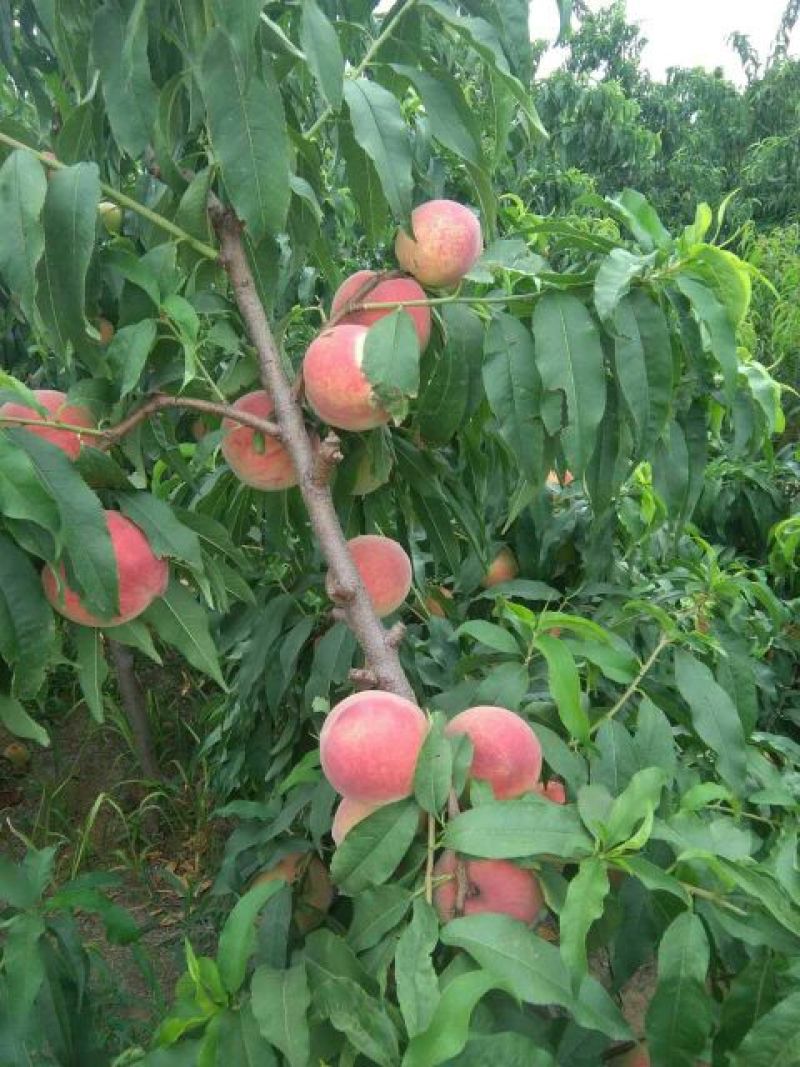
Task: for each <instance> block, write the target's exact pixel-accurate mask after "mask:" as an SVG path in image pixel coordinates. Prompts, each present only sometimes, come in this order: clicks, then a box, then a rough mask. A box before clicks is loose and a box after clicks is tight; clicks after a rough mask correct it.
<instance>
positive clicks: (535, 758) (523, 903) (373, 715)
mask: <svg viewBox="0 0 800 1067" xmlns="http://www.w3.org/2000/svg"><path fill="white" fill-rule="evenodd" d="M427 732H428V720H427V718H426V716H425V713H424V712H423V711H422V709H421V708H419V707H417V706H416V704H413V703H412V702H411V701H410V700H405V699H403V698H402V697H398V696H394V695H393V694H392V693H386V692H382V691H381V690H365V691H363V692H360V693H354V694H353V695H352V696H349V697H347V698H345V699H344V700H343V701H341V702H340V703H339V704H337V705H336V706H335V707H334V708H333V709H332V710H331V711H330V713H329V714H328V716H327V718H326V719H325V722H324V724H323V727H322V731H321V733H320V759H321V762H322V770H323V772H324V774H325V777H326V778H327V779H328V781H329V782H330V784H331V785H332V786H333V788H334V789H335V790H336V792H337V793H339V794H340V795H341V797H342V799H341V801H340V803H339V806H338V807H337V809H336V814H335V816H334V820H333V829H332V834H333V839H334V841H335V843H336V844H337V845H338V844H340V843H341V842H342V841H343V840H344V838H345V837H346V835H347V834H348V833H349V831H350V830H352V828H353V827H354V826H355V825H356V824H357V823H359V822H361V821H362V819H366V818H367V817H368V816H370V815H371V814H372V813H373V812H375V811H377V809H378V808H380V807H382V806H383V805H384V804H390V803H392V802H394V801H397V800H402V799H403V798H404V797H408V796H410V795H411V793H412V792H413V788H414V772H415V769H416V765H417V760H418V758H419V754H420V750H421V748H422V745H423V742H424V741H425V737H426V735H427ZM445 733H446V734H447V735H448V736H450V737H457V736H459V735H466V736H467V737H468V738H469V740H470V742H471V744H472V762H471V765H470V770H469V776H470V777H471V778H473V779H477V780H480V781H483V782H487V783H488V784H489V785H490V786H491V788H492V792H493V794H494V796H495V798H496V799H497V800H508V799H510V798H512V797H518V796H522V795H523V794H524V793H530V792H535V793H539V794H540V795H542V796H544V797H546V798H547V799H548V800H552V801H554V802H555V803H558V804H563V803H564V802H565V800H566V796H565V792H564V786H563V784H562V783H561V782H558V781H551V782H548V783H547V785H544V784H543V783H542V782H541V781H540V775H541V770H542V747H541V745H540V743H539V739H538V738H537V736H536V734H535V733H534V731H533V730H532V729H531V727H530V726H529V725H528V723H527V722H526V721H525V720H524V719H523V718H522V717H521V716H520V715H517V714H515V713H514V712H512V711H508V710H507V709H506V708H500V707H492V706H488V705H482V706H478V707H474V708H468V709H467V710H466V711H462V712H461V713H460V714H458V715H456V716H455V717H454V718H453V719H451V720H450V722H449V723H448V724H447V726H446V728H445ZM458 862H459V860H458V857H457V856H456V854H455V853H454V852H451V851H445V852H443V853H442V855H441V856H440V858H439V859H438V861H437V863H436V865H435V867H434V876H435V877H436V879H437V882H438V884H437V888H436V890H435V894H434V903H435V905H436V908H437V910H438V912H439V915H440V916H441V918H442V920H443V921H447V920H448V919H452V918H453V917H454V915H455V913H456V906H457V895H458V889H457V885H456V881H457V880H456V868H457V866H458ZM463 869H464V872H465V877H466V882H467V885H466V894H465V896H464V902H463V913H464V914H465V915H475V914H478V913H480V912H499V913H502V914H505V915H510V916H511V917H512V918H515V919H519V920H520V921H522V922H524V923H527V924H531V923H533V922H534V920H535V919H536V917H537V915H538V914H539V912H540V910H541V908H542V894H541V890H540V888H539V883H538V881H537V879H536V876H535V875H534V873H533V872H532V871H530V870H526V869H524V868H522V867H518V866H516V865H515V864H513V863H509V862H507V861H505V860H479V859H472V860H466V861H465V862H464V864H463Z"/></svg>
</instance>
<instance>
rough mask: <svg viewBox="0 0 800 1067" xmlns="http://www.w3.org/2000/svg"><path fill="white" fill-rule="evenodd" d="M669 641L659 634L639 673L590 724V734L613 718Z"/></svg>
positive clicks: (669, 639) (664, 635) (665, 636)
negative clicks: (614, 701)
mask: <svg viewBox="0 0 800 1067" xmlns="http://www.w3.org/2000/svg"><path fill="white" fill-rule="evenodd" d="M670 641H671V638H669V637H667V635H666V634H662V635H661V637H660V638H659V641H658V644H657V645H656V647H655V648H654V649H653V651H652V652H651V653H650V655H649V656H648V657H647V659H646V660H645V661H644V663H643V664H642V666H641V668H640V669H639V673H638V674H637V675H636V677H635V678H634V679H633V681H632V682H631V684H630V685H629V686H628V688H627V689H626V690H625V692H624V693H623V694H622V696H621V697H620V698H619V700H618V701H617V702H616V704H615V705H614V707H613V708H610V709H609V710H608V711H607V712H606V713H605V715H601V716H600V718H599V719H598V720H597V722H595V723H592V726H591V727H590V729H589V733H590V734H594V733H597V731H598V730H599V729H600V727H601V726H602V725H603V723H604V722H607V721H608V720H609V719H613V718H614V716H615V715H616V714H617V712H618V711H619V710H620V708H623V707H624V706H625V705H626V704H627V703H628V701H629V700H630V698H631V697H632V696H633V694H634V693H635V692H636V690H637V689H638V688H639V686H640V685H641V684H642V680H643V679H644V677H645V675H646V674H647V673H648V672H649V671H650V668H651V667H652V666H653V664H654V663H655V661H656V660H657V659H658V657H659V656H660V655H661V653H662V652H663V651H664V649H665V648H666V647H667V645H668V644H670Z"/></svg>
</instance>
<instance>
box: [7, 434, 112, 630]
mask: <svg viewBox="0 0 800 1067" xmlns="http://www.w3.org/2000/svg"><path fill="white" fill-rule="evenodd" d="M8 436H9V437H10V438H11V439H12V440H13V441H14V442H15V443H16V444H17V446H18V447H19V448H20V449H22V450H23V451H25V452H26V453H27V454H28V457H29V458H30V459H31V461H32V463H33V466H34V467H35V469H36V475H37V477H38V479H39V481H40V482H41V484H42V485H43V486H44V487H45V489H46V490H47V492H48V493H49V494H50V496H51V497H52V498H53V500H55V503H56V506H57V507H58V511H59V518H60V526H61V532H60V536H61V542H62V545H63V554H62V558H63V560H64V564H65V566H66V571H67V579H68V581H69V583H70V585H71V586H73V587H77V591H78V592H81V593H82V594H83V595H82V598H81V599H82V602H83V603H84V604H85V605H86V607H87V608H88V609H89V610H90V611H93V612H96V613H97V614H98V615H99V616H101V617H108V616H111V615H114V614H115V613H116V612H117V610H118V607H119V603H118V599H117V598H118V582H117V561H116V556H115V555H114V549H113V547H112V544H111V537H110V536H109V533H108V527H107V526H106V521H105V515H104V513H103V509H102V507H101V506H100V501H99V500H98V498H97V497H96V496H95V494H94V493H93V492H92V491H91V489H89V488H88V486H87V485H86V483H85V482H84V481H83V479H82V478H81V477H80V475H79V474H78V473H77V472H76V470H75V468H74V467H73V465H72V463H70V461H69V460H68V459H67V457H66V456H65V455H64V453H63V452H62V451H61V449H60V448H57V447H56V446H55V445H52V444H50V442H49V441H45V440H43V439H42V438H41V437H37V436H36V435H35V434H32V433H26V432H25V430H9V431H8Z"/></svg>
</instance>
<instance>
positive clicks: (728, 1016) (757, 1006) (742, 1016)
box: [714, 949, 779, 1062]
mask: <svg viewBox="0 0 800 1067" xmlns="http://www.w3.org/2000/svg"><path fill="white" fill-rule="evenodd" d="M778 999H779V992H778V974H777V966H776V960H775V957H774V955H773V954H772V953H771V952H769V951H767V950H766V949H764V950H762V951H761V952H759V953H757V954H756V956H755V958H753V959H751V960H750V962H749V963H748V964H747V966H746V967H745V968H744V969H743V970H741V971H739V973H738V974H737V975H736V976H735V977H734V979H733V981H732V982H731V984H730V988H729V989H728V992H727V995H726V996H725V999H724V1001H723V1002H722V1010H721V1012H720V1019H719V1028H718V1030H717V1035H716V1037H715V1039H714V1056H715V1058H717V1057H720V1058H721V1059H722V1061H723V1062H726V1061H725V1060H724V1057H725V1055H726V1054H729V1053H730V1051H731V1050H732V1049H734V1048H736V1046H737V1045H739V1044H740V1043H741V1042H742V1040H743V1038H744V1037H745V1036H746V1035H747V1033H748V1032H749V1031H750V1030H751V1028H752V1027H753V1026H755V1024H756V1023H757V1022H758V1020H759V1019H760V1018H761V1016H762V1015H765V1014H766V1013H767V1012H768V1011H769V1010H770V1008H773V1007H774V1006H775V1004H777V1002H778Z"/></svg>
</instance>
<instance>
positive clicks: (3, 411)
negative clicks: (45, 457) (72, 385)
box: [0, 389, 95, 459]
mask: <svg viewBox="0 0 800 1067" xmlns="http://www.w3.org/2000/svg"><path fill="white" fill-rule="evenodd" d="M33 395H34V396H35V397H36V399H37V400H38V401H39V403H40V404H41V405H42V407H43V408H45V409H46V410H47V412H48V414H50V415H51V416H52V418H53V421H54V422H66V423H68V424H69V425H70V426H85V427H86V428H87V429H94V425H95V422H94V419H93V418H92V416H91V414H90V413H89V412H88V411H87V410H86V408H82V407H78V406H77V405H76V404H70V403H68V402H67V397H66V394H65V393H60V392H58V390H56V389H34V390H33ZM4 415H5V416H7V417H9V418H15V419H36V420H37V421H40V422H41V423H42V425H41V426H23V427H22V428H23V429H25V430H27V431H28V433H33V434H36V436H37V437H41V438H43V440H45V441H49V442H50V444H51V445H55V446H56V448H60V449H61V451H62V452H64V453H65V454H66V455H67V456H69V458H70V459H77V458H78V453H79V452H80V450H81V438H80V434H77V433H73V432H72V431H71V430H58V429H53V428H50V427H48V426H47V425H46V419H45V418H44V416H43V415H41V414H40V412H38V411H35V410H34V409H33V408H29V407H26V406H25V404H16V403H13V402H12V403H8V404H3V405H2V407H0V429H2V427H3V416H4ZM5 425H6V426H13V425H15V424H14V423H10V422H9V423H6V424H5Z"/></svg>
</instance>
